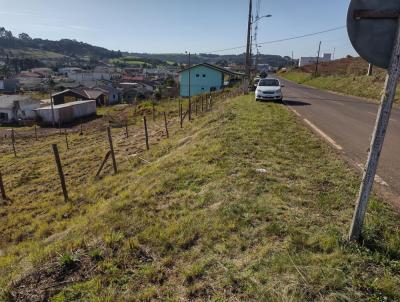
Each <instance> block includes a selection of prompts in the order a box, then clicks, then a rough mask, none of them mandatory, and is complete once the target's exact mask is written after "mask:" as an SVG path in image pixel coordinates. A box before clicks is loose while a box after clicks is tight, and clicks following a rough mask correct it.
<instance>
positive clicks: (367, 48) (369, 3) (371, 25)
mask: <svg viewBox="0 0 400 302" xmlns="http://www.w3.org/2000/svg"><path fill="white" fill-rule="evenodd" d="M399 12H400V1H399V0H352V1H351V3H350V7H349V11H348V15H347V31H348V34H349V37H350V41H351V43H352V44H353V47H354V49H355V50H356V51H357V52H358V54H359V55H360V56H361V57H362V58H363V59H364V60H366V61H368V62H369V63H371V64H373V65H375V66H378V67H382V68H385V69H387V68H388V67H389V64H390V59H391V57H392V53H393V49H394V43H395V39H396V33H397V28H398V24H399V23H398V22H399V21H398V15H399Z"/></svg>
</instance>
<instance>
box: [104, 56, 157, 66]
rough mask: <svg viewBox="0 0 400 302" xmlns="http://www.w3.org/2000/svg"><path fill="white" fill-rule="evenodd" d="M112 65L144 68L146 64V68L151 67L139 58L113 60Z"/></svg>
mask: <svg viewBox="0 0 400 302" xmlns="http://www.w3.org/2000/svg"><path fill="white" fill-rule="evenodd" d="M110 63H111V64H127V65H132V66H136V65H140V66H142V65H143V64H145V65H146V66H151V65H150V64H148V63H146V62H144V61H141V60H140V59H138V58H132V57H124V58H115V59H111V60H110Z"/></svg>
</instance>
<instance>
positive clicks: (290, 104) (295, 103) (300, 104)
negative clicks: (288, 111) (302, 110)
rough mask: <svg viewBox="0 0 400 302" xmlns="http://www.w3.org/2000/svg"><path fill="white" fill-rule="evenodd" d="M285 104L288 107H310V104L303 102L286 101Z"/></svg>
mask: <svg viewBox="0 0 400 302" xmlns="http://www.w3.org/2000/svg"><path fill="white" fill-rule="evenodd" d="M285 104H286V105H288V106H310V105H311V104H310V103H306V102H302V101H293V100H285Z"/></svg>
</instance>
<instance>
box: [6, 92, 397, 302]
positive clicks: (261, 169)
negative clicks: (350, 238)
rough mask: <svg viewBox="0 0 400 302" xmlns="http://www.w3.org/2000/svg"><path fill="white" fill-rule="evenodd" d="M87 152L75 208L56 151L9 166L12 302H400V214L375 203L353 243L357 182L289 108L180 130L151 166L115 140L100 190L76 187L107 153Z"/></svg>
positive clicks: (150, 158) (221, 109) (90, 145)
mask: <svg viewBox="0 0 400 302" xmlns="http://www.w3.org/2000/svg"><path fill="white" fill-rule="evenodd" d="M174 106H175V105H174ZM175 107H176V106H175ZM137 129H139V128H137ZM137 131H139V130H137ZM82 139H84V140H85V145H86V147H85V148H84V149H81V148H74V149H72V151H69V153H67V154H68V156H66V153H63V152H62V154H63V158H64V160H65V161H66V163H65V165H66V176H67V181H68V186H69V187H70V188H72V192H73V193H72V194H71V196H72V202H70V203H68V204H65V203H64V202H63V201H62V198H61V196H60V194H59V192H58V184H57V181H56V180H55V175H56V174H55V168H54V167H53V158H52V156H51V154H50V153H49V152H48V151H47V149H50V148H48V144H49V143H50V142H46V143H38V144H36V143H35V144H30V148H29V149H26V150H27V151H26V152H28V150H29V152H31V153H29V154H28V153H26V154H25V156H23V157H21V158H19V159H15V158H13V157H12V156H11V155H10V156H8V155H7V156H3V157H2V158H1V159H0V166H1V168H2V169H6V167H7V169H6V171H7V173H6V174H5V175H6V176H8V179H10V178H11V180H7V187H11V188H12V193H11V198H12V200H13V202H12V203H11V204H10V205H7V206H2V207H1V208H0V234H1V237H0V238H1V245H0V249H1V253H2V255H1V256H0V288H1V289H2V291H1V295H2V296H1V297H3V299H4V300H5V299H12V298H13V297H14V299H16V300H18V299H19V300H22V299H29V300H31V301H32V300H39V299H40V298H43V297H48V298H49V299H50V300H52V301H77V300H90V301H116V300H135V301H151V300H166V301H181V300H192V301H203V300H211V301H237V300H240V301H367V300H369V301H385V300H398V299H400V280H399V272H400V262H399V259H400V252H399V250H400V236H399V234H400V233H399V226H400V224H399V223H398V221H399V217H398V215H397V214H395V213H394V212H393V211H392V210H391V209H390V208H389V207H388V206H387V205H386V204H385V203H383V202H381V201H380V200H377V199H376V198H373V199H372V200H371V203H370V207H369V209H368V214H367V221H366V228H365V231H364V234H363V236H364V237H363V238H364V241H363V244H362V245H352V244H348V243H346V241H345V240H344V238H345V237H346V233H347V231H348V227H349V225H350V221H351V216H352V213H353V203H354V199H355V196H356V192H357V188H358V185H359V177H358V176H357V175H356V174H355V173H354V172H353V170H352V169H350V168H349V167H348V166H347V165H346V164H345V163H344V162H343V161H342V160H341V159H340V158H338V156H337V155H336V154H335V153H334V152H333V151H332V150H331V149H330V148H329V147H328V146H327V145H325V144H324V143H323V142H321V141H320V140H319V139H318V138H316V137H315V136H314V135H313V134H312V133H311V132H310V131H309V130H308V129H307V128H305V127H304V126H303V125H302V124H301V123H300V122H298V121H297V120H296V119H295V118H294V116H293V115H292V114H291V113H290V112H288V111H287V110H286V108H285V107H283V106H281V105H279V104H271V103H256V102H254V100H253V98H252V97H238V98H235V99H233V100H228V101H225V102H224V103H221V104H219V105H218V107H216V108H214V111H213V113H211V114H208V115H203V116H201V117H198V118H196V119H195V121H194V122H192V123H190V124H186V125H185V129H184V130H180V129H179V128H178V127H176V125H175V127H171V139H170V140H164V139H163V140H160V141H159V143H158V145H157V147H153V148H152V149H151V150H150V151H149V152H146V153H142V155H141V156H143V157H145V159H146V160H147V162H148V163H145V162H143V161H140V160H136V159H134V160H132V159H131V158H129V157H128V156H125V155H124V156H122V154H125V153H124V152H126V150H127V149H129V148H131V147H132V146H131V145H129V144H128V143H126V142H125V143H124V142H123V141H122V140H121V139H116V145H117V147H116V150H117V154H120V155H119V157H118V163H119V167H120V172H119V174H117V175H115V176H112V175H107V174H106V176H104V177H103V178H102V179H100V180H96V181H95V180H93V179H91V178H85V177H82V176H80V175H83V174H86V173H91V171H92V170H93V168H94V167H96V166H97V163H98V161H100V159H101V156H102V155H103V153H104V152H102V151H103V149H104V148H105V147H104V146H103V141H102V140H101V136H96V135H95V134H92V135H87V136H85V137H84V138H80V137H79V136H76V137H74V138H73V143H72V146H74V143H75V144H76V146H82V145H83V142H82V141H80V140H82ZM54 140H57V137H55V138H54ZM132 140H133V139H132ZM100 142H101V143H100ZM104 142H105V141H104ZM133 144H134V143H132V145H133ZM135 144H137V142H136V143H135ZM64 152H67V151H64ZM92 162H95V163H96V165H95V164H92ZM108 171H110V170H108ZM10 175H12V177H11V176H10ZM44 180H45V181H44ZM43 181H44V182H43ZM44 184H45V186H44ZM11 281H14V282H13V283H10V282H11ZM15 297H16V298H15Z"/></svg>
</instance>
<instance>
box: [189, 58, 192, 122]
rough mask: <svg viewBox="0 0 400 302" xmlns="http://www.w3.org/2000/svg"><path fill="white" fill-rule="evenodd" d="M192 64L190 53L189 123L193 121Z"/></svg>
mask: <svg viewBox="0 0 400 302" xmlns="http://www.w3.org/2000/svg"><path fill="white" fill-rule="evenodd" d="M191 68H192V63H191V60H190V52H189V121H191V120H192V72H191Z"/></svg>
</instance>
